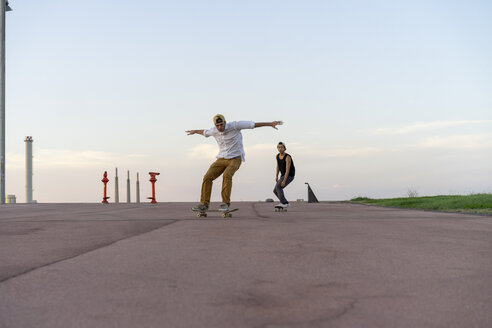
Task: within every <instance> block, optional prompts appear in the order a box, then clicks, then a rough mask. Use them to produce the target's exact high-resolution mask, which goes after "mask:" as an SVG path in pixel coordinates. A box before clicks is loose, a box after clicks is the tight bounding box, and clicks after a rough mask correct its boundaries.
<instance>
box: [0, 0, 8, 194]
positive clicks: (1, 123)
mask: <svg viewBox="0 0 492 328" xmlns="http://www.w3.org/2000/svg"><path fill="white" fill-rule="evenodd" d="M6 7H7V3H6V1H5V0H0V20H1V22H0V29H1V32H0V34H1V36H0V38H1V41H0V43H1V45H0V48H1V49H0V139H1V140H0V204H5V10H6Z"/></svg>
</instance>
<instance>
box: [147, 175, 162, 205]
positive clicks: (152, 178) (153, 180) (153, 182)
mask: <svg viewBox="0 0 492 328" xmlns="http://www.w3.org/2000/svg"><path fill="white" fill-rule="evenodd" d="M149 174H150V180H149V181H150V182H151V183H152V197H147V199H151V201H150V203H151V204H156V203H157V201H156V200H155V182H156V181H157V179H156V178H155V176H156V175H159V174H160V173H157V172H149Z"/></svg>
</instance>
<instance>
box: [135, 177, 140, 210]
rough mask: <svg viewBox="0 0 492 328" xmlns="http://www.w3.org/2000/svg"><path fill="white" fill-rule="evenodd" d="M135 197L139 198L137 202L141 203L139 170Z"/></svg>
mask: <svg viewBox="0 0 492 328" xmlns="http://www.w3.org/2000/svg"><path fill="white" fill-rule="evenodd" d="M135 197H136V198H137V199H136V202H137V203H140V181H139V179H138V172H137V191H136V193H135Z"/></svg>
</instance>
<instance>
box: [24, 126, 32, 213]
mask: <svg viewBox="0 0 492 328" xmlns="http://www.w3.org/2000/svg"><path fill="white" fill-rule="evenodd" d="M24 142H25V143H26V203H28V204H30V203H32V142H33V139H32V137H31V136H27V137H26V139H25V140H24Z"/></svg>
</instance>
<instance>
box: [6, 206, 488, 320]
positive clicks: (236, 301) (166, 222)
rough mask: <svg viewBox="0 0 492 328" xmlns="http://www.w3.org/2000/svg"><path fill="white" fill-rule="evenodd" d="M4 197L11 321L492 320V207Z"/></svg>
mask: <svg viewBox="0 0 492 328" xmlns="http://www.w3.org/2000/svg"><path fill="white" fill-rule="evenodd" d="M191 205H192V204H191V203H160V204H157V205H150V204H141V205H136V204H119V205H115V204H109V205H102V204H32V205H22V204H16V205H2V206H0V327H2V328H7V327H49V328H56V327H63V328H67V327H132V328H133V327H187V328H188V327H214V328H218V327H227V328H230V327H265V328H266V327H271V328H273V327H492V217H490V216H489V217H487V216H472V215H463V214H446V213H436V212H423V211H412V210H398V209H390V208H380V207H369V206H364V205H353V204H335V203H320V204H306V203H295V204H293V206H292V207H291V208H290V209H289V211H288V212H286V213H276V212H274V211H273V208H272V204H271V203H270V204H269V203H255V202H241V203H236V204H234V205H237V207H239V208H240V210H239V211H238V212H236V213H234V215H233V217H232V218H231V219H222V218H221V217H220V216H219V215H218V213H215V214H209V216H208V218H200V219H198V218H196V216H195V214H194V213H192V212H191V211H190V210H189V208H190V207H191Z"/></svg>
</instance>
